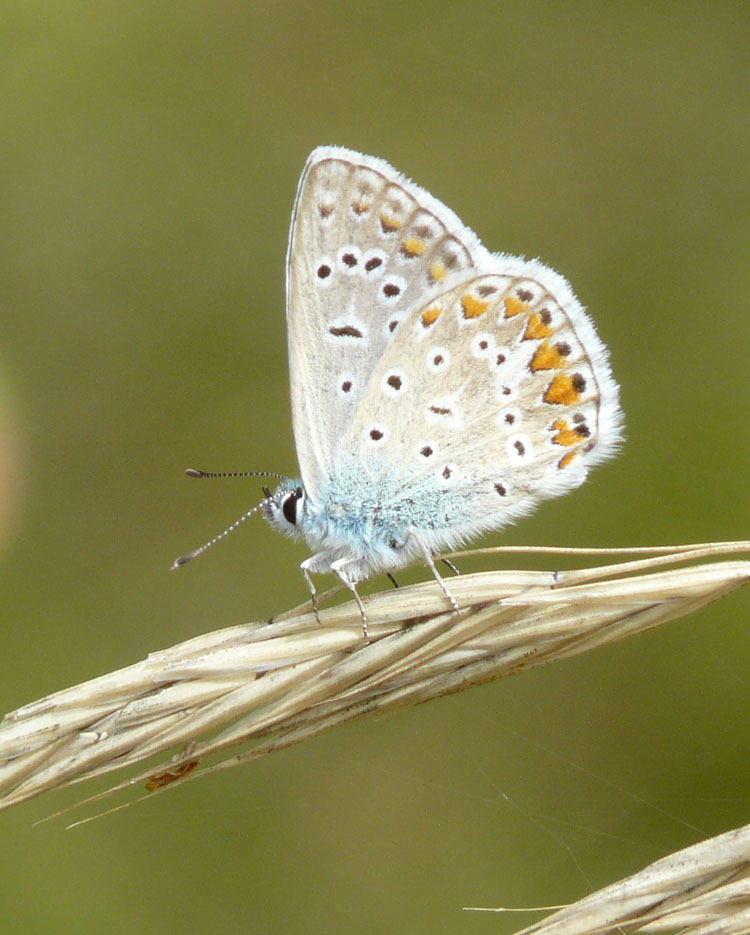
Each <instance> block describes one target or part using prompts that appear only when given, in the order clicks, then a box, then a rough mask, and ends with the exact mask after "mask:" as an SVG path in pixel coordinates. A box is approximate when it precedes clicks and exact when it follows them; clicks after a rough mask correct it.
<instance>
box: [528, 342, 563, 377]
mask: <svg viewBox="0 0 750 935" xmlns="http://www.w3.org/2000/svg"><path fill="white" fill-rule="evenodd" d="M564 366H565V358H564V357H563V356H562V355H561V354H560V353H559V351H558V350H557V348H555V347H550V346H549V344H548V343H547V341H544V342H543V343H542V344H541V345H540V346H539V347H538V348H537V352H536V354H534V356H533V357H532V358H531V363H530V364H529V369H530V370H531V371H532V373H536V372H537V370H559V369H560V368H561V367H564Z"/></svg>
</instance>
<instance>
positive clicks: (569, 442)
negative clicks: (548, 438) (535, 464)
mask: <svg viewBox="0 0 750 935" xmlns="http://www.w3.org/2000/svg"><path fill="white" fill-rule="evenodd" d="M552 428H553V429H555V430H556V432H557V434H556V435H554V436H553V438H552V444H553V445H564V446H565V447H566V448H570V447H572V446H573V445H578V444H580V442H582V441H583V439H582V438H581V436H580V435H579V434H578V432H576V431H574V430H573V429H571V428H570V426H569V425H568V423H567V420H565V419H555V421H554V422H553V423H552ZM558 467H559V465H558ZM563 467H565V465H563Z"/></svg>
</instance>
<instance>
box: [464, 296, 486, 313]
mask: <svg viewBox="0 0 750 935" xmlns="http://www.w3.org/2000/svg"><path fill="white" fill-rule="evenodd" d="M489 306H490V303H489V302H482V300H481V299H475V298H474V296H473V295H465V296H464V297H463V298H462V299H461V308H463V310H464V318H479V316H480V315H484V313H485V312H486V311H487V309H488V308H489Z"/></svg>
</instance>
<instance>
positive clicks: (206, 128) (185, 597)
mask: <svg viewBox="0 0 750 935" xmlns="http://www.w3.org/2000/svg"><path fill="white" fill-rule="evenodd" d="M2 12H3V15H2V24H3V25H2V32H1V34H0V47H1V48H2V56H1V58H0V75H1V77H0V88H1V89H2V112H3V113H2V118H1V119H2V126H3V132H2V143H1V144H0V160H1V162H0V166H1V168H2V183H1V184H2V205H1V207H0V223H1V224H2V229H1V232H0V237H1V238H2V243H1V244H0V289H1V290H2V300H1V301H0V407H1V409H0V524H1V526H2V545H1V546H0V547H1V548H2V556H1V558H2V564H1V565H0V574H1V575H2V593H1V595H0V620H1V625H2V637H3V642H2V646H3V651H2V656H1V657H0V701H1V702H2V703H1V704H0V709H2V710H3V711H6V710H10V709H12V708H15V707H17V706H19V705H21V704H22V703H24V702H27V701H31V700H32V699H34V698H37V697H39V696H41V695H44V694H46V693H48V692H50V691H52V690H55V689H59V688H63V687H65V686H67V685H71V684H74V683H76V682H78V681H81V680H83V679H86V678H88V677H91V676H95V675H98V674H101V673H104V672H107V671H109V670H111V669H114V668H118V667H121V666H124V665H126V664H129V663H131V662H134V661H136V660H139V659H141V658H142V657H143V656H144V655H145V654H146V653H147V652H148V651H150V650H154V649H158V648H161V647H165V646H168V645H171V644H172V643H175V642H178V641H180V640H183V639H187V638H189V637H191V636H193V635H196V634H199V633H202V632H205V631H207V630H210V629H214V628H217V627H220V626H227V625H230V624H234V623H239V622H243V621H246V620H252V619H260V618H265V617H268V616H269V615H271V614H273V613H274V612H276V611H279V610H281V609H284V608H286V607H288V606H290V605H291V604H292V603H296V602H297V601H301V600H303V599H304V597H305V594H306V590H305V586H304V582H303V580H302V577H301V576H300V574H299V572H298V567H297V566H298V563H299V562H300V561H301V560H302V558H304V557H305V555H306V552H305V550H304V548H303V547H299V546H295V545H292V544H290V543H289V542H288V541H285V540H282V539H281V538H277V537H274V535H273V533H272V532H271V531H270V530H269V529H268V528H267V527H266V526H265V525H264V524H263V523H262V522H260V521H252V522H249V523H248V524H247V525H246V526H244V527H243V528H242V529H241V530H240V531H239V532H237V533H236V534H235V535H234V536H233V537H232V538H231V539H229V540H227V541H226V542H224V543H223V544H222V545H221V546H220V547H219V548H216V549H215V550H213V552H212V553H210V554H209V555H207V556H205V557H204V558H202V559H201V561H199V562H196V563H195V564H193V565H191V566H189V568H187V569H184V570H183V571H182V572H181V573H180V574H169V572H168V568H169V565H170V562H171V560H172V559H173V558H174V557H175V556H176V555H178V554H180V553H181V552H184V551H186V550H188V549H189V548H192V547H194V546H195V545H198V544H200V543H201V542H203V541H204V540H205V539H207V538H209V537H210V536H212V535H213V534H215V533H216V532H218V531H219V530H220V529H222V528H223V527H224V526H225V525H227V524H228V523H230V522H231V521H232V520H234V519H235V518H236V517H237V516H238V515H239V513H241V512H242V511H243V510H244V509H246V508H247V507H249V506H250V505H252V504H253V503H255V502H256V501H257V499H258V498H259V490H258V485H257V484H255V483H254V482H252V481H227V482H225V483H217V484H215V485H214V484H207V483H206V484H204V483H197V482H194V481H190V480H188V479H185V478H184V477H183V475H182V473H181V472H182V469H183V468H185V467H187V466H190V465H195V466H200V467H204V468H207V469H219V470H221V469H224V470H227V469H238V470H239V469H268V470H277V471H290V472H293V471H294V470H295V458H294V447H293V441H292V436H291V424H290V417H289V403H288V378H287V362H286V335H285V328H284V312H283V308H284V253H285V249H286V238H287V226H288V220H289V213H290V209H291V206H292V200H293V197H294V192H295V186H296V184H297V178H298V175H299V172H300V170H301V168H302V165H303V163H304V160H305V158H306V156H307V154H308V152H309V151H310V150H311V149H312V148H313V147H314V146H316V145H318V144H321V143H338V144H342V145H346V146H350V147H353V148H355V149H359V150H361V151H364V152H367V153H371V154H374V155H378V156H381V157H383V158H386V159H388V160H389V161H391V162H392V163H393V164H394V165H395V166H396V167H398V168H399V169H401V170H402V171H404V172H405V173H407V174H408V175H410V176H411V177H412V178H414V179H415V180H416V181H418V182H419V183H420V184H422V185H423V186H425V187H426V188H428V189H429V190H430V191H432V192H433V193H434V194H435V195H436V196H437V197H438V198H440V199H441V200H443V201H445V202H446V203H447V204H448V205H449V206H450V207H451V208H453V209H454V210H455V211H456V212H457V213H458V214H459V216H460V217H462V218H463V219H464V220H465V221H466V222H467V223H468V224H469V225H470V226H471V227H473V228H474V229H475V230H476V232H477V233H478V234H479V236H480V237H481V238H482V240H483V241H484V242H485V243H486V245H487V246H488V247H489V248H490V249H493V250H506V251H509V252H514V253H524V254H526V255H529V256H540V257H541V258H543V259H544V260H545V261H546V262H548V263H549V264H550V265H552V266H553V267H555V268H557V269H559V270H560V271H561V272H562V273H564V275H565V276H567V277H568V278H569V279H570V280H571V282H572V283H573V286H574V288H575V290H576V292H577V293H578V295H579V297H580V298H581V300H582V301H583V302H584V304H586V305H587V306H588V307H589V309H590V311H591V314H592V315H593V317H594V319H595V321H596V324H597V328H598V330H599V333H600V335H601V336H602V339H603V340H604V341H605V343H607V344H608V346H609V347H610V348H611V352H612V362H613V368H614V372H615V376H616V377H617V379H618V380H619V382H620V383H621V385H622V400H623V406H624V409H625V412H626V416H627V435H628V439H627V444H626V446H625V447H624V449H623V451H622V454H621V455H620V457H619V458H618V459H617V460H616V461H614V462H612V463H610V464H608V465H606V466H604V467H601V468H599V469H598V470H596V471H595V472H594V474H593V476H592V478H591V480H590V482H589V483H587V484H586V485H585V486H584V487H583V488H581V489H580V490H578V491H576V492H575V493H573V494H571V495H569V496H568V497H566V498H562V499H560V500H558V501H553V502H550V503H548V504H546V505H544V506H543V507H542V508H541V509H540V510H539V511H538V513H537V514H536V515H535V516H533V517H531V518H528V519H526V520H524V521H523V522H522V523H521V524H519V525H518V527H516V528H513V529H510V530H508V531H507V532H506V533H504V534H503V535H502V536H499V535H498V536H494V537H488V538H487V540H486V541H485V544H486V543H490V542H495V543H500V542H505V543H524V544H566V545H601V546H604V545H640V544H663V543H672V542H689V541H703V540H711V539H732V538H743V537H747V535H748V528H749V526H748V520H749V519H750V506H749V504H748V495H747V464H748V456H749V455H750V444H749V441H748V438H749V435H748V414H749V411H750V406H749V405H748V392H747V370H748V368H747V360H746V357H747V354H748V338H750V315H749V314H748V309H749V306H750V282H749V281H748V261H747V257H748V245H749V244H748V207H749V205H748V201H749V199H748V194H749V189H750V184H749V177H748V176H749V173H748V143H749V142H750V139H749V137H750V133H749V132H748V106H747V100H748V91H749V90H750V88H749V87H748V65H747V48H748V41H749V40H750V30H749V29H748V25H749V22H750V16H749V12H750V11H749V8H748V5H747V4H746V3H705V2H701V3H685V2H681V3H663V4H654V3H651V2H643V3H641V2H630V3H606V4H605V3H576V2H572V3H561V2H524V3H502V2H488V0H480V2H473V3H470V4H468V3H449V2H445V0H437V2H434V3H432V4H430V5H427V4H422V3H409V2H404V0H400V2H393V0H390V2H383V3H374V2H368V0H364V2H359V3H356V4H354V3H351V2H348V3H347V2H331V3H323V2H319V0H317V2H316V0H311V2H307V3H298V2H279V3H252V2H238V0H219V2H207V0H182V2H179V3H176V2H172V0H164V2H161V3H158V4H154V3H147V2H140V0H133V2H130V3H126V4H121V3H108V2H104V3H102V2H99V3H92V2H58V3H41V2H34V0H24V2H15V3H13V2H6V3H4V4H3V5H2ZM547 564H549V563H547ZM419 576H420V575H419V574H418V575H417V577H419ZM320 583H321V584H325V581H321V582H320ZM747 608H748V594H747V593H744V594H743V593H740V594H738V595H735V596H733V597H731V598H729V599H727V600H724V601H722V602H720V603H719V604H716V605H714V606H712V607H711V608H709V609H707V610H705V611H703V612H702V613H700V614H698V615H696V616H694V617H692V618H690V619H687V620H685V621H681V622H679V623H677V624H674V625H672V626H671V627H669V628H666V629H664V630H663V631H661V632H656V633H652V634H648V635H646V636H641V637H638V638H636V639H633V640H631V641H629V642H625V643H621V644H619V645H617V646H614V647H612V648H610V649H607V650H603V651H599V652H596V653H593V654H591V655H589V656H586V657H583V658H581V659H577V660H573V661H570V662H568V663H566V664H562V665H556V666H550V667H548V668H542V669H539V670H536V671H534V672H531V673H529V674H525V675H522V676H519V677H516V678H513V679H509V680H507V681H504V682H496V683H494V684H490V685H487V686H484V687H482V688H480V689H474V690H472V691H470V692H467V693H465V694H463V695H460V696H454V697H452V698H449V699H444V700H442V701H440V702H436V703H433V704H430V705H427V706H423V707H422V708H418V709H415V710H411V711H405V712H402V713H399V714H397V715H394V716H391V717H388V718H385V719H383V720H380V721H375V720H369V721H364V722H361V723H355V724H352V725H350V726H349V727H347V728H344V729H340V730H338V731H335V732H333V733H330V734H328V735H325V736H322V737H320V738H318V739H317V740H316V741H315V742H312V743H308V744H307V745H303V746H300V747H297V748H294V749H291V750H289V751H287V752H284V753H281V754H279V755H276V756H273V757H271V758H269V759H267V760H265V761H262V762H259V763H256V764H254V765H252V766H246V767H243V768H239V769H236V770H233V771H230V772H228V773H224V774H221V775H217V776H213V777H210V778H208V779H205V780H203V781H200V782H197V783H192V784H189V785H187V786H185V787H184V788H182V789H176V790H175V791H173V792H172V793H170V794H167V795H163V796H159V797H157V798H155V799H154V800H152V801H149V802H146V803H144V804H141V805H139V806H137V807H135V808H133V809H131V810H129V811H125V812H120V813H117V814H115V815H112V816H110V817H107V818H105V819H103V820H100V821H98V822H94V823H93V824H90V825H87V826H85V827H83V828H81V829H79V830H76V831H71V832H65V831H64V830H63V827H64V826H63V823H62V822H60V821H56V822H52V823H49V824H45V825H42V826H41V827H32V824H33V822H34V821H35V820H37V819H39V818H41V817H44V816H45V815H47V814H48V813H49V812H50V811H52V810H54V809H55V808H57V807H61V806H63V805H65V804H68V803H71V802H73V801H75V800H76V799H77V798H79V797H80V796H81V795H82V794H83V793H84V792H85V791H87V789H88V790H89V791H93V790H94V789H98V788H103V787H104V784H100V785H98V786H92V787H90V788H89V787H79V788H78V789H76V790H68V791H66V792H64V793H61V794H58V795H56V796H49V797H46V798H44V799H40V800H37V801H35V802H33V803H30V804H28V805H25V806H23V807H21V808H19V809H17V810H14V811H11V812H10V813H6V814H4V815H2V817H1V818H0V822H1V827H2V830H1V831H0V841H2V850H3V853H4V854H5V859H4V862H3V863H4V867H3V873H2V875H0V915H1V917H2V928H3V932H4V935H11V933H17V932H22V933H29V932H34V933H37V932H39V933H52V932H54V933H66V932H76V933H89V932H111V933H126V932H134V931H137V932H140V933H152V932H153V933H156V932H163V931H180V930H183V929H184V930H189V931H196V932H211V933H236V932H274V933H275V932H285V933H307V932H318V931H326V932H331V933H338V932H347V933H349V932H357V933H360V932H367V933H369V932H378V933H379V932H383V931H399V932H419V933H421V932H430V933H434V932H451V933H453V932H456V931H461V932H472V933H473V932H485V931H491V932H511V931H514V930H515V929H516V928H518V927H520V925H521V924H522V920H519V918H518V917H513V918H507V917H497V916H486V915H472V914H467V913H462V911H461V907H463V906H466V905H487V906H496V905H511V906H524V905H545V904H550V903H557V902H563V901H568V900H571V899H573V898H576V897H578V896H581V895H583V894H585V893H587V892H589V891H590V889H591V888H593V887H597V886H600V885H603V884H606V883H608V882H610V881H612V880H614V879H616V878H617V877H619V876H621V875H623V874H626V873H630V872H633V871H634V870H635V869H637V868H638V867H640V866H642V865H643V864H644V863H646V862H648V861H650V860H653V859H655V858H657V857H659V856H661V855H663V854H665V853H668V852H670V851H672V850H674V849H676V848H678V847H682V846H686V845H687V844H689V843H692V842H693V841H696V840H698V839H700V838H702V837H704V836H705V835H708V834H711V833H716V832H719V831H723V830H726V829H728V828H732V827H735V826H737V825H739V824H742V823H744V822H746V821H747V819H748V812H747V791H748V769H747V749H748V723H747V722H748V718H747V691H746V685H747V678H748V673H747V658H748V629H747Z"/></svg>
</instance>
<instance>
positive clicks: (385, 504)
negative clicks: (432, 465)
mask: <svg viewBox="0 0 750 935" xmlns="http://www.w3.org/2000/svg"><path fill="white" fill-rule="evenodd" d="M463 502H464V498H463V497H462V496H460V495H459V492H458V491H457V490H451V489H450V488H446V487H445V486H441V485H439V484H438V483H437V482H436V481H435V480H434V479H433V478H431V477H422V478H414V477H413V476H412V475H410V473H409V472H408V471H405V470H404V468H403V466H399V465H396V464H393V463H388V462H387V461H386V460H384V459H374V458H368V459H367V461H366V462H365V463H363V462H361V461H359V460H358V459H356V458H353V457H349V458H339V459H338V460H337V463H336V469H335V470H334V471H333V472H332V473H331V476H330V477H329V478H327V479H326V480H325V481H324V482H323V483H322V484H321V485H320V487H319V489H318V490H317V491H316V495H315V498H314V499H313V497H312V496H311V495H309V494H308V493H307V492H306V491H305V489H304V486H303V485H302V482H301V481H298V480H289V481H284V483H282V484H281V485H280V486H279V488H278V489H277V490H276V492H275V493H274V495H273V498H272V499H271V501H270V506H269V508H268V509H266V511H265V515H266V519H267V520H269V522H270V523H271V525H272V526H273V527H274V528H277V529H279V530H280V531H282V532H284V533H286V534H288V535H293V536H301V537H303V538H304V539H305V541H306V542H307V544H308V545H309V546H310V548H311V549H312V550H313V551H314V553H315V555H316V558H317V561H315V562H314V564H313V566H312V567H311V568H310V570H311V571H316V572H322V571H328V570H330V565H331V563H332V562H335V561H337V560H342V559H343V560H346V561H347V563H351V564H350V565H349V567H350V575H351V576H352V577H353V578H354V579H355V580H361V579H362V578H365V577H368V576H369V575H371V574H373V573H375V572H377V571H385V570H387V569H389V568H398V567H400V566H402V565H405V564H407V563H408V562H410V561H411V560H412V559H415V558H418V557H420V556H421V554H422V552H423V548H422V545H425V546H427V547H428V548H429V550H430V551H437V550H439V549H440V548H443V547H446V546H453V545H455V544H458V542H460V541H461V540H462V539H463V538H464V536H468V535H470V534H471V533H472V532H473V531H474V530H475V528H476V524H475V523H472V524H471V528H463V527H465V526H466V523H465V522H462V515H461V513H462V510H461V505H462V503H463Z"/></svg>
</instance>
